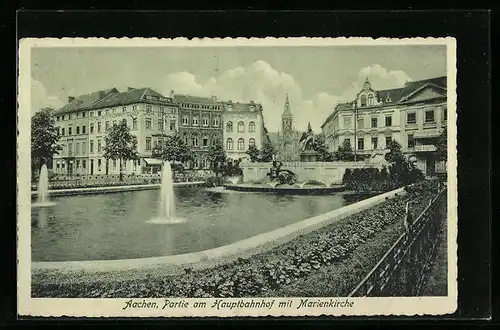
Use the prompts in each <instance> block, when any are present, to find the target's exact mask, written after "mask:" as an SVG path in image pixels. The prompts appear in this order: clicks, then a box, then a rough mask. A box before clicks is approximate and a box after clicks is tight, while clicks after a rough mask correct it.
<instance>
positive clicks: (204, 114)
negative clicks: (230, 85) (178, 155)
mask: <svg viewBox="0 0 500 330" xmlns="http://www.w3.org/2000/svg"><path fill="white" fill-rule="evenodd" d="M170 97H171V98H173V99H175V101H176V103H177V105H178V107H179V134H180V136H181V138H182V139H183V140H184V142H185V143H186V144H187V145H188V146H189V148H190V150H192V152H193V155H194V158H193V161H192V162H187V163H186V164H184V166H185V167H186V168H187V169H193V170H208V169H209V168H210V164H209V160H208V150H209V147H210V146H211V145H214V144H215V143H216V142H217V141H219V142H221V143H222V138H223V135H222V112H223V109H224V103H223V102H220V101H218V100H217V98H216V97H215V96H212V97H198V96H191V95H182V94H175V93H174V91H172V92H171V93H170Z"/></svg>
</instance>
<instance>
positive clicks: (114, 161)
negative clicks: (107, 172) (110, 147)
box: [113, 159, 116, 171]
mask: <svg viewBox="0 0 500 330" xmlns="http://www.w3.org/2000/svg"><path fill="white" fill-rule="evenodd" d="M113 171H116V159H113Z"/></svg>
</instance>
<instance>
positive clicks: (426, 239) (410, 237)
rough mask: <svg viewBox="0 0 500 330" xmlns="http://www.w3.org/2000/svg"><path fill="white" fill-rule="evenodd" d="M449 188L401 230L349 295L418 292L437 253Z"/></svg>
mask: <svg viewBox="0 0 500 330" xmlns="http://www.w3.org/2000/svg"><path fill="white" fill-rule="evenodd" d="M446 192H447V189H446V188H444V189H443V190H441V191H440V192H439V193H438V195H437V196H436V197H435V198H434V199H432V200H430V201H429V205H428V206H427V207H426V208H425V209H424V211H423V212H422V213H421V214H420V215H419V216H418V218H417V219H416V220H415V221H414V222H413V224H412V225H411V226H410V229H409V231H408V233H404V234H402V235H401V236H400V237H399V239H398V240H397V241H396V243H394V244H393V245H392V247H391V248H390V249H389V250H388V251H387V252H386V253H385V255H384V256H383V257H382V258H381V259H380V261H379V262H378V263H377V264H376V265H375V267H373V269H372V270H371V271H370V272H369V273H368V275H367V276H366V277H365V278H364V279H363V280H362V281H361V282H360V283H359V284H358V285H357V286H356V288H355V289H354V290H353V291H352V292H351V293H350V294H349V297H389V296H391V297H395V296H396V297H397V296H400V297H401V296H406V297H410V296H418V295H419V293H420V290H421V289H422V286H423V284H424V282H425V279H426V275H427V273H428V270H429V266H430V263H431V261H432V259H433V257H434V255H435V253H436V247H437V244H438V236H439V235H438V234H439V231H440V228H441V224H442V221H446V218H447V199H446V196H447V193H446Z"/></svg>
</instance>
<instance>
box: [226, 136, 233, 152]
mask: <svg viewBox="0 0 500 330" xmlns="http://www.w3.org/2000/svg"><path fill="white" fill-rule="evenodd" d="M226 149H227V150H233V139H231V138H228V139H227V141H226Z"/></svg>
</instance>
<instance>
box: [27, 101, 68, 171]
mask: <svg viewBox="0 0 500 330" xmlns="http://www.w3.org/2000/svg"><path fill="white" fill-rule="evenodd" d="M51 111H52V109H48V108H45V109H42V110H40V111H38V112H37V113H35V114H34V115H33V117H32V118H31V165H32V170H34V172H35V173H37V172H38V170H39V168H40V167H41V165H43V163H46V162H48V161H49V160H50V159H52V157H53V156H54V155H55V154H59V151H60V150H61V146H59V145H58V144H57V142H58V141H59V135H58V132H57V128H56V127H55V122H54V120H53V119H52V117H51Z"/></svg>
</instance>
